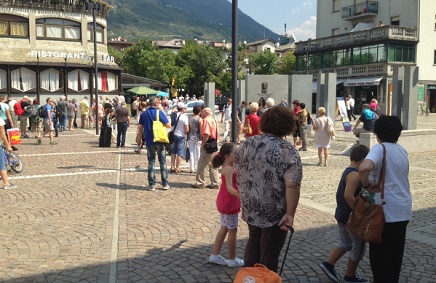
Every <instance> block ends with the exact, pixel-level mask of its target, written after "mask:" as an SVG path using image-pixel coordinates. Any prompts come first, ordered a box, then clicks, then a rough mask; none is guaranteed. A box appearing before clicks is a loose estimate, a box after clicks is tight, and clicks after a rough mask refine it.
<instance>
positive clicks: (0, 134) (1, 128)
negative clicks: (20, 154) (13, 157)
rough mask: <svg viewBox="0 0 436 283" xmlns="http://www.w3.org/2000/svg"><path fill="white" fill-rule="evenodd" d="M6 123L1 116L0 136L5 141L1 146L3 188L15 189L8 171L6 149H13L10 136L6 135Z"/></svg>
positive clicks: (0, 161) (0, 166) (0, 169)
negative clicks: (9, 139)
mask: <svg viewBox="0 0 436 283" xmlns="http://www.w3.org/2000/svg"><path fill="white" fill-rule="evenodd" d="M5 125H6V122H5V120H3V119H2V118H0V138H1V140H2V141H3V146H1V147H0V149H1V150H0V154H1V158H0V176H1V178H2V181H3V189H5V190H10V189H15V188H16V187H17V186H16V185H14V184H11V183H10V182H9V180H8V171H6V162H5V158H4V157H3V156H4V154H5V153H4V150H7V151H9V152H12V151H13V149H12V147H11V145H10V143H9V141H8V138H7V137H6V131H5Z"/></svg>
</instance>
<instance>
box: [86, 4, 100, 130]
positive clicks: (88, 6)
mask: <svg viewBox="0 0 436 283" xmlns="http://www.w3.org/2000/svg"><path fill="white" fill-rule="evenodd" d="M86 9H87V10H88V11H89V10H92V20H93V29H94V89H95V91H94V93H95V134H96V135H98V134H99V132H98V59H97V58H98V57H97V21H96V17H95V11H100V10H101V4H100V3H96V2H87V3H86ZM91 107H92V96H91Z"/></svg>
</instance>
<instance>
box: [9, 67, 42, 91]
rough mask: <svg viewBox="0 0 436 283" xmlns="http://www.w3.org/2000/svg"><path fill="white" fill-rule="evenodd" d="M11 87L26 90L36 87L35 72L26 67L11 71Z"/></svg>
mask: <svg viewBox="0 0 436 283" xmlns="http://www.w3.org/2000/svg"><path fill="white" fill-rule="evenodd" d="M11 85H12V88H14V89H16V90H19V91H23V92H24V91H28V90H31V89H34V88H36V73H35V72H34V71H31V70H29V69H27V68H19V69H16V70H13V71H12V72H11Z"/></svg>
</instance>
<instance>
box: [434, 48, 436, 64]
mask: <svg viewBox="0 0 436 283" xmlns="http://www.w3.org/2000/svg"><path fill="white" fill-rule="evenodd" d="M433 64H434V65H436V50H435V51H434V54H433Z"/></svg>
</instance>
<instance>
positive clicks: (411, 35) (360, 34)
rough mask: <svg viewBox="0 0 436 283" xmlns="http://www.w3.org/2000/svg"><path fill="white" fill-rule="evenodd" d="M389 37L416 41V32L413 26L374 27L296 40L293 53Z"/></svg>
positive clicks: (371, 41)
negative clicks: (306, 39)
mask: <svg viewBox="0 0 436 283" xmlns="http://www.w3.org/2000/svg"><path fill="white" fill-rule="evenodd" d="M390 39H394V40H401V41H408V42H418V33H417V30H416V28H414V27H399V26H384V27H376V28H372V29H368V30H362V31H356V32H350V33H345V34H340V35H336V36H330V37H324V38H319V39H313V40H308V41H302V42H296V43H295V54H305V53H306V52H307V50H310V53H312V52H314V51H317V50H323V49H332V48H333V49H334V48H341V47H346V46H354V45H357V44H360V45H361V44H362V42H365V43H367V44H368V45H371V43H373V42H380V41H383V40H390Z"/></svg>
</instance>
